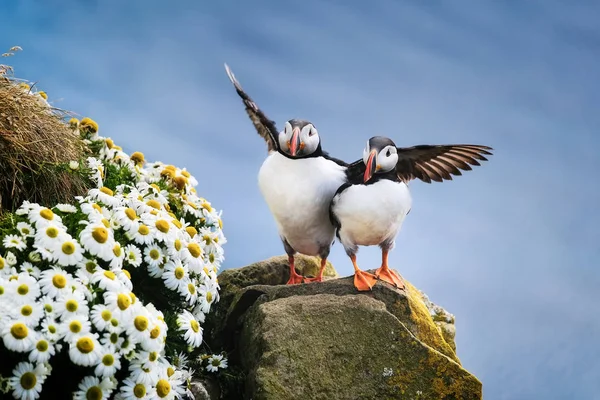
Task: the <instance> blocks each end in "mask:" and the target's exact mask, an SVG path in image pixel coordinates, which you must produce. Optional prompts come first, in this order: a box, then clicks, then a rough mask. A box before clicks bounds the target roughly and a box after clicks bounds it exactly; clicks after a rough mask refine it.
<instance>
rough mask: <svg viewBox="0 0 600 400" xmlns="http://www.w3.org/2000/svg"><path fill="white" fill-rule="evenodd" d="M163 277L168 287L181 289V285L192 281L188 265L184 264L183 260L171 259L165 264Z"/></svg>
mask: <svg viewBox="0 0 600 400" xmlns="http://www.w3.org/2000/svg"><path fill="white" fill-rule="evenodd" d="M162 279H163V281H164V282H165V286H166V287H167V288H169V289H171V290H179V287H180V286H183V285H187V284H188V283H189V282H190V278H189V272H188V267H187V265H184V264H183V263H182V262H181V260H173V261H169V262H168V263H166V264H165V269H164V271H163V274H162Z"/></svg>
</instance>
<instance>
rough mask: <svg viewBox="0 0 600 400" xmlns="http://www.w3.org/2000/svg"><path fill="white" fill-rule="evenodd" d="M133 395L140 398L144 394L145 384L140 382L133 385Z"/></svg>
mask: <svg viewBox="0 0 600 400" xmlns="http://www.w3.org/2000/svg"><path fill="white" fill-rule="evenodd" d="M133 395H134V396H135V397H136V398H138V399H141V398H143V397H144V396H146V386H144V385H143V384H141V383H138V384H136V385H135V386H134V387H133Z"/></svg>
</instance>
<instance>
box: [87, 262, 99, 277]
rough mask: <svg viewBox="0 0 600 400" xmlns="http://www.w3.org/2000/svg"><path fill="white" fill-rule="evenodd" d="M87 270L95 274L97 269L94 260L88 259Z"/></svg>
mask: <svg viewBox="0 0 600 400" xmlns="http://www.w3.org/2000/svg"><path fill="white" fill-rule="evenodd" d="M85 270H86V271H87V272H89V273H90V274H93V273H94V272H95V271H96V263H95V262H93V261H88V262H86V263H85Z"/></svg>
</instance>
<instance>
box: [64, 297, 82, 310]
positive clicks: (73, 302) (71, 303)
mask: <svg viewBox="0 0 600 400" xmlns="http://www.w3.org/2000/svg"><path fill="white" fill-rule="evenodd" d="M65 308H66V309H67V311H69V312H75V311H77V309H78V308H79V304H78V303H77V301H76V300H73V299H71V300H68V301H67V302H66V303H65Z"/></svg>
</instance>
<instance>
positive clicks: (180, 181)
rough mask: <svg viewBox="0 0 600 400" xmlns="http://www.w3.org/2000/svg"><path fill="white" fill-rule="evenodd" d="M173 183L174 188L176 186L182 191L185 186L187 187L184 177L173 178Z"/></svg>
mask: <svg viewBox="0 0 600 400" xmlns="http://www.w3.org/2000/svg"><path fill="white" fill-rule="evenodd" d="M173 182H175V186H177V189H179V190H182V189H183V188H184V187H185V185H187V182H188V180H187V178H186V177H185V176H176V177H175V178H173Z"/></svg>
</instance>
